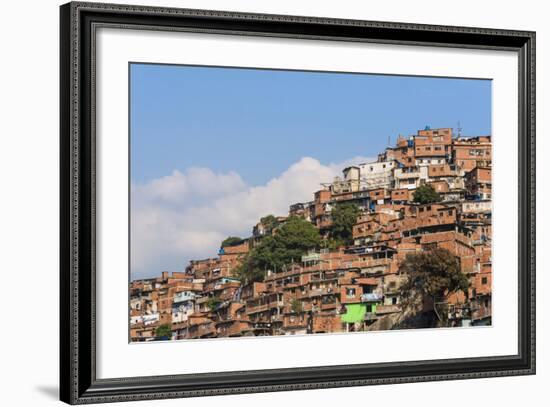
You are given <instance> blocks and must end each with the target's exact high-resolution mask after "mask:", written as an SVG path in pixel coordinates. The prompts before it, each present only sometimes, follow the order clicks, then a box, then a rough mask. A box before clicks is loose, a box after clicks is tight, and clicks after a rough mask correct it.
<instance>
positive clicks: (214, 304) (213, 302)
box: [206, 297, 222, 311]
mask: <svg viewBox="0 0 550 407" xmlns="http://www.w3.org/2000/svg"><path fill="white" fill-rule="evenodd" d="M221 303H222V300H221V299H220V298H219V297H212V298H210V299H209V300H208V302H207V303H206V306H207V307H208V309H209V310H210V311H214V310H215V309H216V307H217V306H218V305H220V304H221Z"/></svg>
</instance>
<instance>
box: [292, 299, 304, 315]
mask: <svg viewBox="0 0 550 407" xmlns="http://www.w3.org/2000/svg"><path fill="white" fill-rule="evenodd" d="M290 309H291V310H292V312H295V313H297V314H299V313H300V312H302V311H303V310H304V307H303V305H302V301H300V300H298V299H297V298H293V299H292V301H291V302H290Z"/></svg>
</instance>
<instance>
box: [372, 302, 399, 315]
mask: <svg viewBox="0 0 550 407" xmlns="http://www.w3.org/2000/svg"><path fill="white" fill-rule="evenodd" d="M400 311H401V307H400V306H399V305H397V304H395V305H377V306H376V313H377V314H378V315H385V314H393V313H396V312H400Z"/></svg>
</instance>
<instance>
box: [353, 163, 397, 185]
mask: <svg viewBox="0 0 550 407" xmlns="http://www.w3.org/2000/svg"><path fill="white" fill-rule="evenodd" d="M396 167H397V164H396V162H395V161H382V162H378V161H376V162H373V163H365V164H359V188H360V189H361V190H367V189H376V188H389V187H391V181H392V172H393V169H394V168H396Z"/></svg>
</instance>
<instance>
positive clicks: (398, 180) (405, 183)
mask: <svg viewBox="0 0 550 407" xmlns="http://www.w3.org/2000/svg"><path fill="white" fill-rule="evenodd" d="M393 176H394V181H395V186H394V187H395V189H401V188H407V189H416V188H418V187H419V186H420V185H423V184H425V183H426V182H428V181H429V177H428V167H427V166H416V167H405V168H396V169H395V170H394V172H393Z"/></svg>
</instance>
